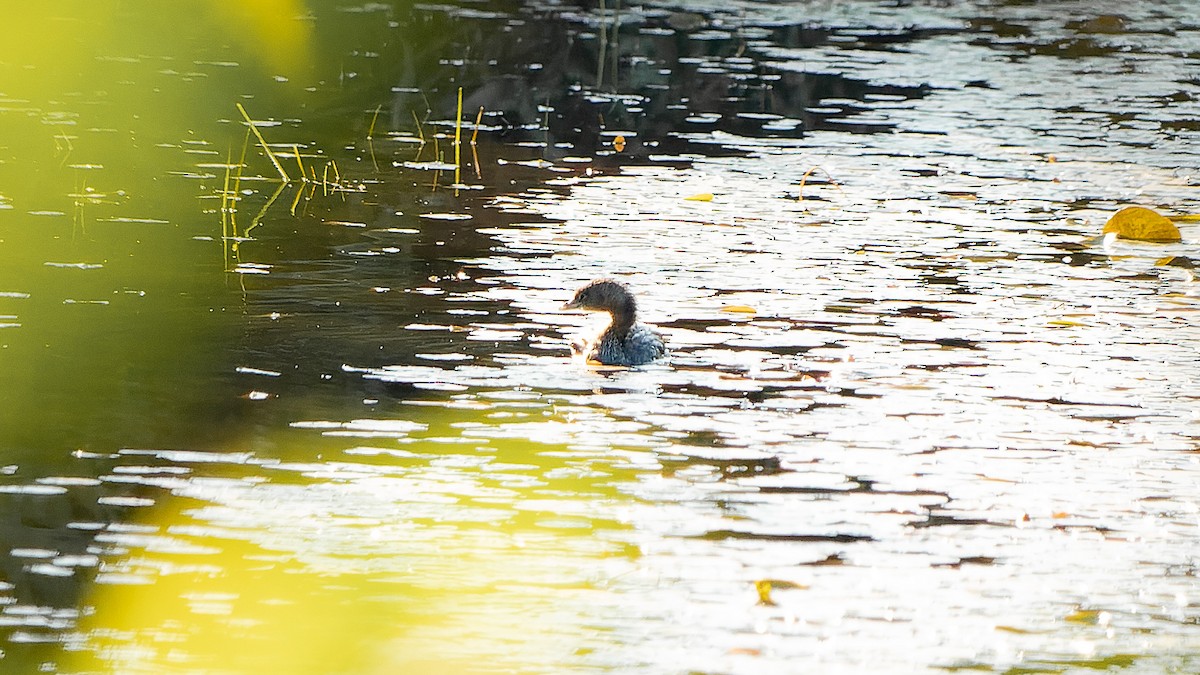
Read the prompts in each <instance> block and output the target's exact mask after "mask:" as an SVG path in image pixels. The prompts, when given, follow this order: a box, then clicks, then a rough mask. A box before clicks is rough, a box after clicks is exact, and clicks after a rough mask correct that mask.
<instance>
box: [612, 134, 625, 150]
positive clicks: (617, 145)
mask: <svg viewBox="0 0 1200 675" xmlns="http://www.w3.org/2000/svg"><path fill="white" fill-rule="evenodd" d="M613 150H616V151H617V152H625V137H624V136H617V137H616V138H614V139H613Z"/></svg>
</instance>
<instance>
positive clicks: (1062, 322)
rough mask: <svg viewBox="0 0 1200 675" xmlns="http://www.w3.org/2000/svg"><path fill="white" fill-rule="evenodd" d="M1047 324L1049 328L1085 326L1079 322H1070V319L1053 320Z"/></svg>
mask: <svg viewBox="0 0 1200 675" xmlns="http://www.w3.org/2000/svg"><path fill="white" fill-rule="evenodd" d="M1049 323H1050V325H1051V326H1071V327H1079V326H1086V325H1087V324H1086V323H1083V322H1081V321H1071V320H1070V319H1054V320H1052V321H1050V322H1049Z"/></svg>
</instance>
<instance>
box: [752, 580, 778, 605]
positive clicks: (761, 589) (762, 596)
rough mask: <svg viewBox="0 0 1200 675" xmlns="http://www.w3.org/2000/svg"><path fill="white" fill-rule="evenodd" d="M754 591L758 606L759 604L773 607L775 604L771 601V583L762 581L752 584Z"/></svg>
mask: <svg viewBox="0 0 1200 675" xmlns="http://www.w3.org/2000/svg"><path fill="white" fill-rule="evenodd" d="M754 590H756V591H758V604H760V605H774V604H775V602H774V601H773V600H771V582H770V581H768V580H766V579H763V580H762V581H756V582H754Z"/></svg>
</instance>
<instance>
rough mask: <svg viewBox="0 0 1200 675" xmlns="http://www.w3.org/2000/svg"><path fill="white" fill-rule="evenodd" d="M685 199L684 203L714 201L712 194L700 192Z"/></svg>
mask: <svg viewBox="0 0 1200 675" xmlns="http://www.w3.org/2000/svg"><path fill="white" fill-rule="evenodd" d="M683 199H684V201H689V202H711V201H712V200H713V194H712V193H711V192H700V193H698V194H694V195H691V196H689V197H684V198H683Z"/></svg>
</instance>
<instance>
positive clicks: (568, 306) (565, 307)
mask: <svg viewBox="0 0 1200 675" xmlns="http://www.w3.org/2000/svg"><path fill="white" fill-rule="evenodd" d="M559 309H560V310H564V311H565V310H568V309H579V303H577V302H575V301H574V300H570V301H567V302H564V303H563V304H562V307H559Z"/></svg>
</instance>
